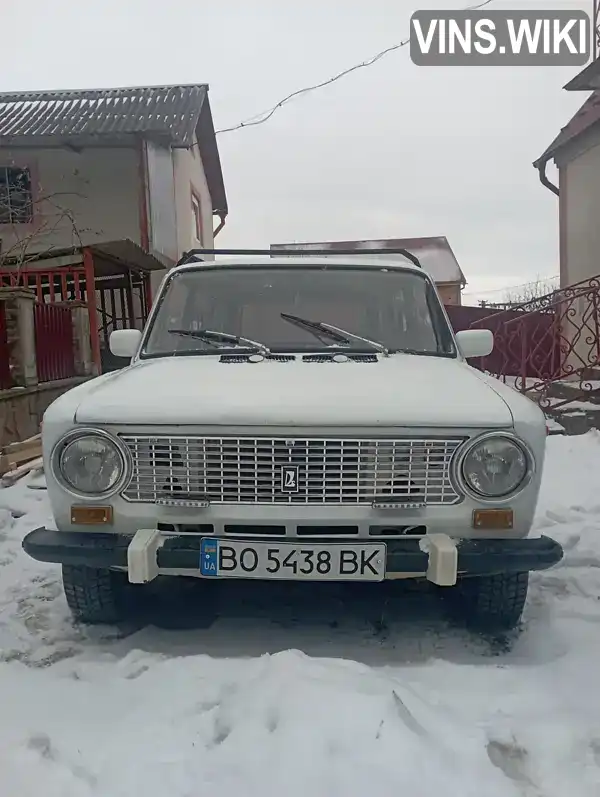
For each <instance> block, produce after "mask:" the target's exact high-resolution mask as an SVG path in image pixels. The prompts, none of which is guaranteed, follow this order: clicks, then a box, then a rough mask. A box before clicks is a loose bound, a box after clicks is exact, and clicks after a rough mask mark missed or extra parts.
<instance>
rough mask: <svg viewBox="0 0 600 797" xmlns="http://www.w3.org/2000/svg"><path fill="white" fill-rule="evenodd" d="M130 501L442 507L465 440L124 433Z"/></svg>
mask: <svg viewBox="0 0 600 797" xmlns="http://www.w3.org/2000/svg"><path fill="white" fill-rule="evenodd" d="M121 440H122V441H123V443H124V444H125V445H126V446H127V448H128V450H129V452H130V454H131V458H132V462H133V472H132V477H131V480H130V482H129V484H128V485H127V487H126V489H125V490H124V493H123V495H124V497H125V498H126V499H127V500H129V501H145V502H157V501H162V500H187V501H210V502H211V503H218V504H279V505H281V504H287V505H290V504H296V505H298V504H300V505H359V504H372V503H373V501H380V502H383V503H385V502H390V501H394V502H401V503H407V504H408V503H410V504H419V505H448V504H455V503H457V502H458V501H459V500H460V498H461V496H460V495H459V494H458V493H457V492H456V490H455V488H454V487H453V484H452V481H451V478H450V462H451V459H452V456H453V454H454V453H455V451H456V449H457V448H458V446H459V445H460V444H461V442H462V440H463V438H451V439H440V438H432V439H421V438H419V439H416V438H403V439H379V440H352V439H336V438H325V439H314V438H309V439H308V438H304V439H296V438H294V439H284V438H243V437H242V438H239V437H235V438H234V437H188V436H186V437H170V436H169V437H167V436H164V437H163V436H154V437H151V436H146V435H144V436H141V435H136V436H133V435H123V436H121Z"/></svg>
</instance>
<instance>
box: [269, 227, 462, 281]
mask: <svg viewBox="0 0 600 797" xmlns="http://www.w3.org/2000/svg"><path fill="white" fill-rule="evenodd" d="M278 248H279V249H283V248H285V249H294V248H296V249H301V250H303V251H304V250H310V249H311V248H312V249H356V250H357V251H361V252H368V250H369V249H406V250H408V251H409V252H412V254H414V255H416V256H417V257H418V258H419V262H420V263H421V265H422V267H423V270H424V271H426V272H427V273H428V274H429V275H430V276H431V277H432V278H433V280H434V282H436V283H438V284H441V283H446V282H458V283H461V284H463V285H464V284H465V283H466V280H465V277H464V275H463V273H462V270H461V268H460V266H459V264H458V260H457V259H456V256H455V254H454V252H453V251H452V249H451V247H450V244H449V243H448V239H447V238H446V236H445V235H440V236H437V237H430V238H392V239H390V238H386V239H385V240H383V241H382V240H378V241H376V240H368V241H327V242H324V243H309V244H308V243H307V244H300V243H293V244H272V245H271V250H272V251H277V249H278ZM383 256H384V255H374V257H383ZM386 256H387V255H386ZM389 257H397V258H398V259H399V260H403V259H404V258H403V257H402V256H401V255H395V256H394V255H389Z"/></svg>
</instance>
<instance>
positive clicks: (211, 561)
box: [200, 539, 219, 576]
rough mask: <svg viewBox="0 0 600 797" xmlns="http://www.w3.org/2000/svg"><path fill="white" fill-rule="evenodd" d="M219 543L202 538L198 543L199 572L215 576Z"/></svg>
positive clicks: (217, 565)
mask: <svg viewBox="0 0 600 797" xmlns="http://www.w3.org/2000/svg"><path fill="white" fill-rule="evenodd" d="M218 545H219V543H218V542H217V541H216V540H206V539H203V540H202V542H201V543H200V574H201V575H203V576H216V575H217V573H218V570H219V548H218Z"/></svg>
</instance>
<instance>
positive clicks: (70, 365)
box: [33, 302, 76, 382]
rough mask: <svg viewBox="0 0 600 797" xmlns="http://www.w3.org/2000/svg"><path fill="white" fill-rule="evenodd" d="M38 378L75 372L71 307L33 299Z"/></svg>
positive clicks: (54, 377)
mask: <svg viewBox="0 0 600 797" xmlns="http://www.w3.org/2000/svg"><path fill="white" fill-rule="evenodd" d="M33 318H34V324H35V348H36V359H37V372H38V380H39V381H40V382H52V381H54V380H56V379H68V378H69V377H71V376H76V371H75V342H74V339H73V320H72V315H71V308H70V307H66V306H64V305H58V304H50V303H48V304H44V303H42V302H36V303H35V304H34V308H33Z"/></svg>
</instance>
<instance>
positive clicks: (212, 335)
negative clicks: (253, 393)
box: [167, 329, 271, 354]
mask: <svg viewBox="0 0 600 797" xmlns="http://www.w3.org/2000/svg"><path fill="white" fill-rule="evenodd" d="M167 331H168V332H169V333H170V334H171V335H184V336H186V337H190V338H196V339H197V340H203V341H205V342H206V343H216V344H221V345H223V346H228V345H229V346H232V345H233V346H238V347H239V348H244V349H253V350H254V351H257V352H260V354H270V353H271V352H270V350H269V348H268V347H267V346H265V345H264V343H258V342H257V341H255V340H250V339H249V338H242V337H240V336H239V335H230V334H228V333H227V332H216V331H215V330H212V329H169V330H167Z"/></svg>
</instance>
